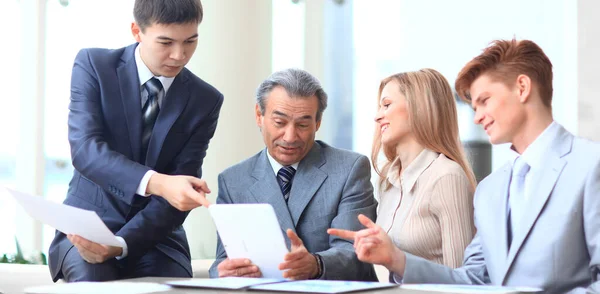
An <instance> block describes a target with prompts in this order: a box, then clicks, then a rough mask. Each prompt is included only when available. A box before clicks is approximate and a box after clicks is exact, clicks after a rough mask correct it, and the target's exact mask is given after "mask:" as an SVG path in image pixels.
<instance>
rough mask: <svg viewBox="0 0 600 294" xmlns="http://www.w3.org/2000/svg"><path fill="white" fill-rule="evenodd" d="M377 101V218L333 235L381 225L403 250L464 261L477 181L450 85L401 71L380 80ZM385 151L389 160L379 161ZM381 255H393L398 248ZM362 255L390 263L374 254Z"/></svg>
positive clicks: (449, 262) (425, 73)
mask: <svg viewBox="0 0 600 294" xmlns="http://www.w3.org/2000/svg"><path fill="white" fill-rule="evenodd" d="M378 103H379V107H378V111H377V115H376V117H375V121H376V123H377V124H376V130H375V137H374V141H373V150H372V155H371V159H372V162H373V167H374V168H375V171H376V172H377V174H378V175H379V195H380V197H379V198H380V201H379V208H378V216H377V223H376V224H372V223H371V221H370V220H369V219H367V218H366V217H364V216H362V217H359V219H360V220H361V222H362V223H363V224H365V225H367V224H369V227H370V228H368V229H366V230H363V231H365V232H363V231H360V232H358V233H355V232H350V231H343V230H337V229H330V230H329V233H330V234H333V235H338V236H340V237H344V238H348V239H354V238H355V237H357V235H358V234H361V233H364V235H365V236H367V235H368V233H369V232H372V231H375V230H379V231H380V232H381V233H380V234H382V235H387V236H385V238H387V239H389V240H384V241H388V242H389V241H391V242H393V244H394V245H395V246H396V247H398V248H399V249H401V250H403V251H405V252H409V253H412V254H413V255H417V256H420V257H423V258H425V259H428V260H431V261H434V262H437V263H439V264H443V265H446V266H449V267H452V268H456V267H459V266H460V265H461V264H462V260H463V252H464V250H465V248H466V246H467V245H468V244H469V243H470V242H471V239H472V238H473V236H474V234H475V226H474V223H473V193H474V191H475V186H476V180H475V176H474V175H473V172H472V170H471V167H470V165H469V163H468V162H467V160H466V158H465V154H464V151H463V148H462V147H461V143H460V140H459V135H458V122H457V112H456V104H455V101H454V96H453V93H452V90H451V88H450V85H449V84H448V81H447V80H446V79H445V78H444V77H443V76H442V75H441V74H440V73H439V72H437V71H435V70H433V69H422V70H419V71H415V72H406V73H399V74H395V75H392V76H390V77H388V78H386V79H384V80H383V81H382V82H381V85H380V87H379V95H378ZM381 151H383V155H384V157H385V160H384V162H383V163H382V164H378V161H381V160H380V152H381ZM383 233H386V234H383ZM388 236H389V237H388ZM371 241H372V242H381V239H377V238H373V239H372V240H371ZM367 243H368V242H361V244H367ZM355 247H356V244H355ZM357 252H358V248H357ZM378 255H379V256H381V255H382V254H378ZM383 256H384V257H385V256H387V257H389V258H391V256H392V252H390V253H389V255H387V254H383ZM361 260H362V261H365V262H370V263H375V264H382V265H386V264H387V262H382V261H381V260H374V259H370V258H369V257H368V256H366V257H363V258H361Z"/></svg>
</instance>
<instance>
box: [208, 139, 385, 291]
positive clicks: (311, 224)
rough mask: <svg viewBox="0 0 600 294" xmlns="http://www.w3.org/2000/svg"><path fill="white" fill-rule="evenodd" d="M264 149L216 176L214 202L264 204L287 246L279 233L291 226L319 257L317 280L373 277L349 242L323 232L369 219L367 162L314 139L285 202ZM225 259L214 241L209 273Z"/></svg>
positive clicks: (373, 207) (349, 227) (354, 227)
mask: <svg viewBox="0 0 600 294" xmlns="http://www.w3.org/2000/svg"><path fill="white" fill-rule="evenodd" d="M266 152H267V150H266V149H264V150H263V151H261V152H259V153H258V154H256V155H254V156H252V157H251V158H249V159H247V160H245V161H243V162H241V163H239V164H237V165H235V166H233V167H230V168H228V169H227V170H225V171H223V172H222V173H221V174H220V175H219V196H218V198H217V203H269V204H271V206H273V209H274V210H275V214H276V215H277V219H278V220H279V225H280V226H281V230H282V234H283V235H284V238H285V241H286V243H287V246H288V248H289V247H290V240H289V238H288V237H287V235H286V234H285V231H286V230H287V229H292V230H293V231H294V232H296V234H298V236H299V237H300V239H302V241H303V243H304V246H305V247H306V249H307V250H308V251H309V252H311V253H318V254H319V255H321V257H322V260H323V265H324V272H323V276H322V278H323V279H328V280H368V281H377V276H376V275H375V271H374V270H373V266H372V265H370V264H366V263H363V262H361V261H359V260H358V258H357V257H356V253H355V252H354V247H353V246H352V242H351V241H347V240H344V239H341V238H338V237H334V236H330V235H328V234H327V229H328V228H330V227H331V228H341V229H347V230H359V229H361V228H363V226H362V225H361V224H360V223H359V222H358V219H357V217H358V215H359V214H361V213H362V214H364V215H366V216H368V217H369V218H371V219H373V220H374V219H375V217H376V211H375V210H376V206H377V202H376V201H375V198H374V197H373V186H372V185H371V182H370V180H371V168H370V166H369V160H368V159H367V158H366V157H365V156H362V155H360V154H357V153H354V152H350V151H345V150H341V149H336V148H333V147H330V146H328V145H327V144H325V143H323V142H321V141H316V142H315V143H314V145H313V147H312V149H311V150H310V151H309V153H308V154H307V155H306V156H305V157H304V159H302V161H300V164H299V165H298V171H297V172H296V174H295V176H294V179H293V182H292V189H291V191H290V198H289V200H288V203H287V204H286V202H285V200H284V199H283V195H282V194H281V189H280V188H279V184H278V183H277V179H276V178H275V173H274V171H273V168H272V167H271V164H270V163H269V159H268V158H267V154H266ZM225 258H227V253H226V252H225V249H224V248H223V244H222V243H221V240H220V239H219V240H218V243H217V259H216V261H215V263H214V264H213V266H212V267H211V269H210V272H209V273H210V276H211V277H213V278H216V277H218V276H219V273H218V270H217V266H218V265H219V263H221V261H223V259H225ZM282 262H283V260H282Z"/></svg>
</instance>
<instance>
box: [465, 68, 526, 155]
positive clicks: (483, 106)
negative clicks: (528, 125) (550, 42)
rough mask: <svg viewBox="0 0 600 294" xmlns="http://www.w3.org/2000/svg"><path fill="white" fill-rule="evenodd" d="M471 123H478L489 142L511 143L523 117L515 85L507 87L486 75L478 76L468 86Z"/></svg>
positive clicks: (522, 123)
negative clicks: (472, 110)
mask: <svg viewBox="0 0 600 294" xmlns="http://www.w3.org/2000/svg"><path fill="white" fill-rule="evenodd" d="M469 92H470V95H471V99H472V101H471V105H472V106H473V109H474V110H475V119H474V121H475V123H476V124H480V125H482V126H483V128H484V129H485V132H486V133H487V134H488V136H489V137H490V142H491V143H492V144H502V143H512V142H514V141H515V139H516V136H517V134H519V133H520V130H521V129H522V128H523V126H524V123H525V118H526V112H525V108H524V107H523V104H522V103H521V99H522V95H520V91H519V89H518V87H516V86H514V87H512V88H511V87H507V85H506V84H505V83H503V82H499V81H494V80H493V79H492V78H491V77H490V76H489V75H486V74H484V75H481V76H479V77H478V78H477V79H476V80H475V81H473V83H472V84H471V87H470V88H469Z"/></svg>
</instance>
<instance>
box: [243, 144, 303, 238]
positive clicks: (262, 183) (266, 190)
mask: <svg viewBox="0 0 600 294" xmlns="http://www.w3.org/2000/svg"><path fill="white" fill-rule="evenodd" d="M266 152H267V150H266V149H264V150H263V151H262V152H261V153H260V154H259V156H258V158H257V160H256V163H255V165H254V169H253V171H252V177H254V178H255V179H256V182H254V184H253V185H252V186H250V188H249V189H248V190H249V191H250V194H252V196H253V197H254V198H255V199H256V202H257V203H268V204H271V206H273V209H274V210H275V214H276V215H277V220H279V225H280V226H281V230H282V231H283V232H284V236H286V237H285V241H286V243H288V247H289V245H290V244H289V240H288V238H287V235H285V231H286V230H287V229H292V230H293V231H294V232H296V229H295V226H294V222H293V221H292V217H291V216H290V212H289V211H288V206H287V204H286V203H285V200H284V199H283V195H281V189H280V188H279V184H278V183H277V180H276V179H275V173H274V171H273V168H272V167H271V164H270V163H269V159H268V158H267V154H266ZM292 186H293V185H292Z"/></svg>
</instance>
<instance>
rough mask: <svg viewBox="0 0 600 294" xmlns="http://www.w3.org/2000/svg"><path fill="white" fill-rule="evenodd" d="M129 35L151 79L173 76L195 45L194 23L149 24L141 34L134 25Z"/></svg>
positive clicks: (185, 61) (177, 72)
mask: <svg viewBox="0 0 600 294" xmlns="http://www.w3.org/2000/svg"><path fill="white" fill-rule="evenodd" d="M131 32H132V34H133V36H134V38H135V40H136V41H137V42H139V43H140V44H139V45H138V46H140V56H141V58H142V60H143V61H144V64H146V66H147V67H148V68H149V69H150V71H151V72H152V73H153V74H154V75H155V76H165V77H174V76H176V75H177V74H179V72H181V70H182V69H183V67H184V66H185V65H186V64H187V63H188V61H190V58H192V55H194V51H196V46H197V45H198V23H195V22H192V23H185V24H177V23H175V24H166V25H165V24H157V23H155V24H152V25H150V26H148V27H146V28H145V30H144V32H142V30H141V29H140V27H139V26H138V25H137V24H136V23H135V22H134V23H133V24H132V25H131Z"/></svg>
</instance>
